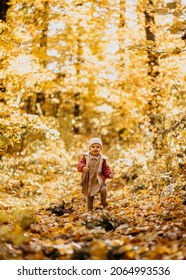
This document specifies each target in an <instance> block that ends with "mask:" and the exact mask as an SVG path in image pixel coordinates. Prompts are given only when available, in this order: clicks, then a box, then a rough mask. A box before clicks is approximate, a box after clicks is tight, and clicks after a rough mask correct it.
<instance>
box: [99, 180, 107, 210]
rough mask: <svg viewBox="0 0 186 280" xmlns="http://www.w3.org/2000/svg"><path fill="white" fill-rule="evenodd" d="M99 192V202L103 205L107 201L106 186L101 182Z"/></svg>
mask: <svg viewBox="0 0 186 280" xmlns="http://www.w3.org/2000/svg"><path fill="white" fill-rule="evenodd" d="M100 194H101V204H102V205H103V206H105V205H106V202H107V187H106V185H104V184H103V185H102V186H101V189H100Z"/></svg>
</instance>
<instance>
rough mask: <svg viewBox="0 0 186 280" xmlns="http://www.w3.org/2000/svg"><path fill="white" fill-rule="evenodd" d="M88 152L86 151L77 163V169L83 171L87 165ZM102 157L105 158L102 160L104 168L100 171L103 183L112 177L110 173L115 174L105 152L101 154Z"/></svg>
mask: <svg viewBox="0 0 186 280" xmlns="http://www.w3.org/2000/svg"><path fill="white" fill-rule="evenodd" d="M87 155H88V153H85V154H84V155H83V157H82V158H81V160H80V161H79V162H78V164H77V170H78V171H79V172H83V167H85V166H86V157H87ZM101 158H102V160H103V162H102V170H101V172H99V174H98V176H100V177H101V179H102V181H103V183H104V182H105V180H106V179H108V178H110V175H113V172H112V170H111V168H110V167H109V165H108V164H107V161H106V160H107V159H108V158H107V157H106V156H104V155H103V154H101Z"/></svg>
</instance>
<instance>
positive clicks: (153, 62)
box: [144, 0, 159, 80]
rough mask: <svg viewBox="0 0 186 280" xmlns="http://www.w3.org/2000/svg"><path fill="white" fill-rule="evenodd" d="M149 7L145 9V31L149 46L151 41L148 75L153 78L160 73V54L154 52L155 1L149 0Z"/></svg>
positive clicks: (148, 50)
mask: <svg viewBox="0 0 186 280" xmlns="http://www.w3.org/2000/svg"><path fill="white" fill-rule="evenodd" d="M147 7H148V8H147V9H146V10H145V11H144V14H145V31H146V39H147V46H148V42H151V44H150V47H149V48H147V54H148V75H149V76H150V77H151V79H152V80H154V78H156V77H157V76H158V75H159V71H158V70H157V67H156V66H159V63H158V56H157V53H156V52H153V50H152V47H153V48H154V47H155V46H156V37H155V34H154V33H153V31H152V27H153V26H154V25H155V20H154V16H153V14H152V12H151V11H152V9H153V1H151V0H149V1H148V5H147Z"/></svg>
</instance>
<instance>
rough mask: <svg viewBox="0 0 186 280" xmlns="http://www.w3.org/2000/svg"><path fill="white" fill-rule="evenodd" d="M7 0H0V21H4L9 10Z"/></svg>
mask: <svg viewBox="0 0 186 280" xmlns="http://www.w3.org/2000/svg"><path fill="white" fill-rule="evenodd" d="M8 2H9V1H8V0H0V20H3V21H6V14H7V10H8V8H9V5H8Z"/></svg>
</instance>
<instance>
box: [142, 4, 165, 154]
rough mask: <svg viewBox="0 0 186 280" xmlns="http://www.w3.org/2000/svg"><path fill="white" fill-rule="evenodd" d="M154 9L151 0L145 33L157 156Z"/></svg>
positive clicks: (158, 121)
mask: <svg viewBox="0 0 186 280" xmlns="http://www.w3.org/2000/svg"><path fill="white" fill-rule="evenodd" d="M153 9H154V6H153V1H151V0H149V1H148V3H147V6H146V9H145V11H144V15H145V33H146V40H147V56H148V61H147V63H148V76H149V78H150V85H149V86H150V87H151V96H150V99H149V101H148V112H147V115H148V118H149V129H150V131H151V133H152V135H151V137H152V145H153V148H154V150H155V157H156V154H157V153H158V149H161V144H160V142H161V141H159V139H158V133H157V131H158V130H159V128H160V127H161V116H160V113H159V112H160V104H159V100H158V95H159V93H160V88H159V85H158V83H157V81H156V80H157V77H158V75H159V70H158V66H159V63H158V54H157V53H156V50H155V48H156V37H155V34H154V32H153V31H152V28H153V27H154V26H155V19H154V15H153V13H152V11H153Z"/></svg>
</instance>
